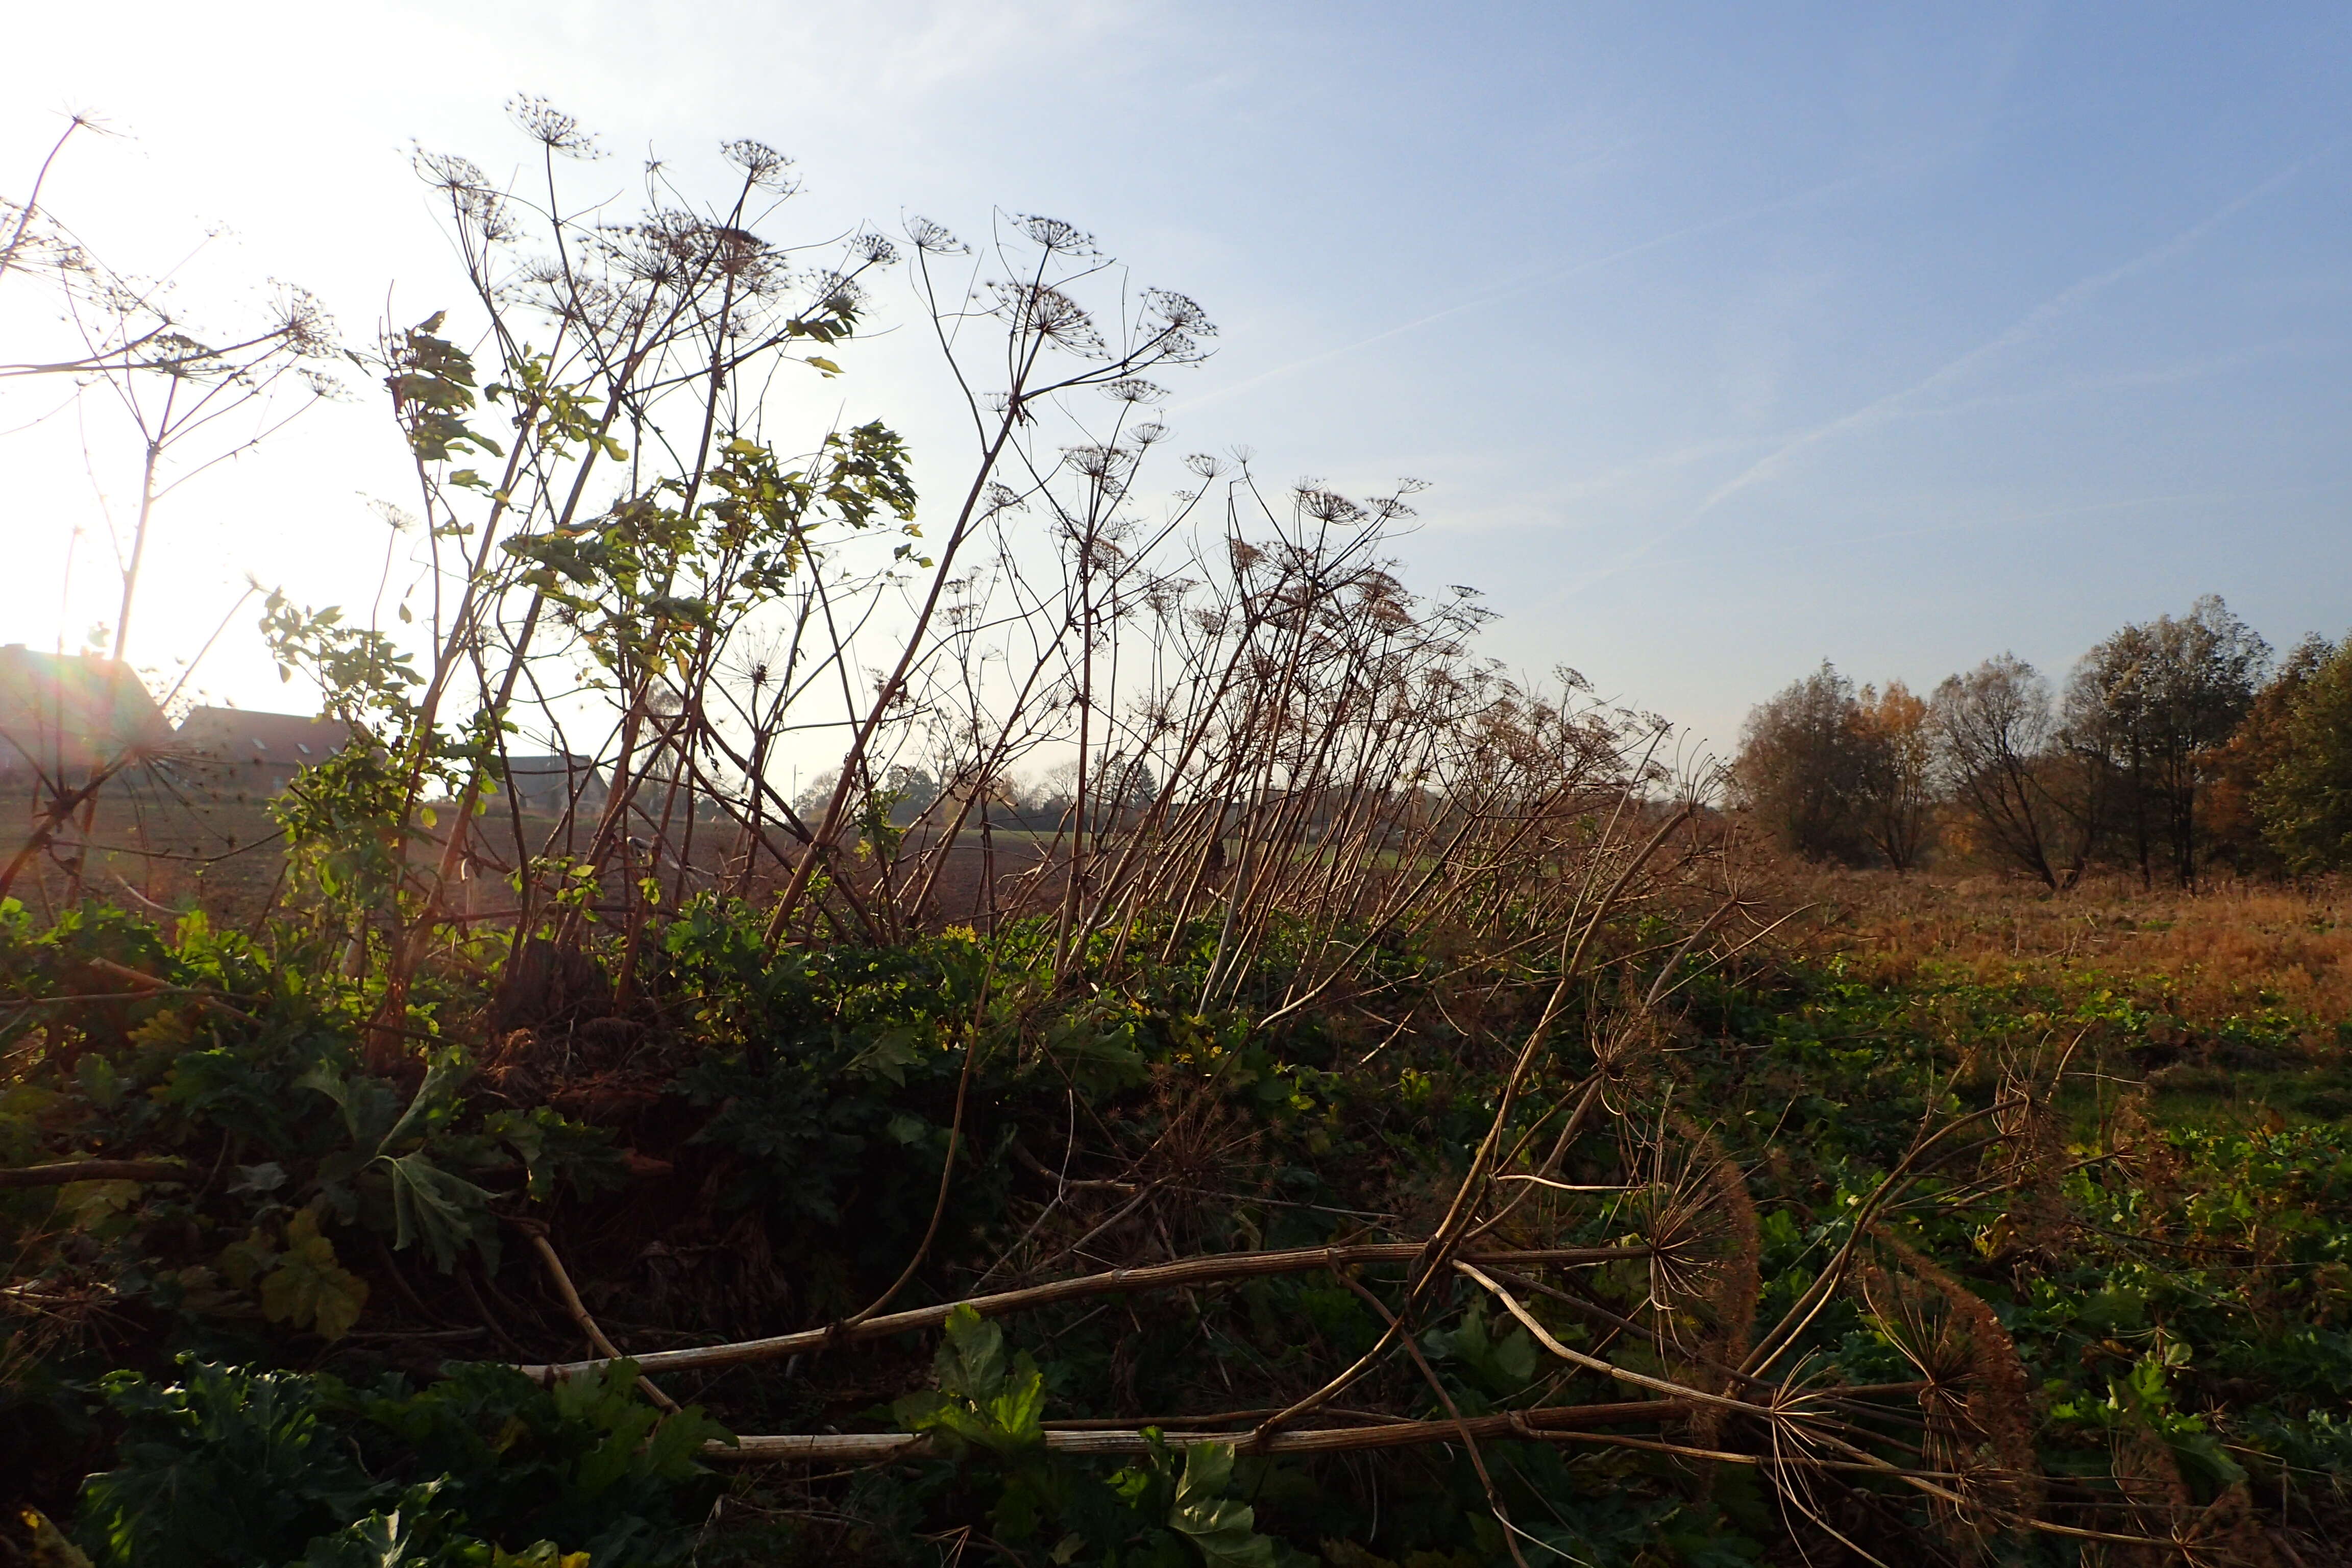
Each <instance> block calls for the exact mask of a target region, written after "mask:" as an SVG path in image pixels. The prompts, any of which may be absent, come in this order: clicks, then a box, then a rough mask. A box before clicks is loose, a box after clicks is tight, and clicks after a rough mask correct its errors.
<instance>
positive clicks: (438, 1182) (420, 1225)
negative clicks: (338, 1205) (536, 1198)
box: [371, 1149, 499, 1274]
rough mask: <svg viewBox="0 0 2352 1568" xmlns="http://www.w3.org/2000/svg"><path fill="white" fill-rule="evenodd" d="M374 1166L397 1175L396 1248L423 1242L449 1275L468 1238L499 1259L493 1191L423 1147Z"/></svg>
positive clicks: (394, 1191) (384, 1158)
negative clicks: (443, 1164) (445, 1167)
mask: <svg viewBox="0 0 2352 1568" xmlns="http://www.w3.org/2000/svg"><path fill="white" fill-rule="evenodd" d="M375 1167H382V1168H383V1170H384V1171H385V1172H387V1173H389V1174H390V1175H391V1177H392V1213H393V1222H394V1227H395V1235H394V1240H393V1245H394V1247H403V1248H405V1247H409V1246H411V1245H412V1244H414V1243H416V1242H422V1243H424V1245H425V1250H426V1251H427V1252H429V1253H431V1254H432V1255H433V1263H434V1267H436V1268H438V1269H440V1270H441V1272H442V1273H444V1274H446V1273H448V1272H449V1271H450V1270H451V1269H453V1268H457V1254H458V1252H459V1251H460V1250H461V1249H463V1248H464V1247H465V1246H466V1245H467V1243H468V1242H471V1243H472V1244H473V1245H474V1246H475V1247H478V1248H479V1249H480V1251H481V1252H482V1254H483V1256H484V1257H485V1258H489V1259H490V1260H491V1261H492V1263H493V1264H495V1263H496V1261H497V1247H498V1240H499V1228H498V1221H497V1220H496V1219H495V1218H493V1217H492V1215H491V1214H490V1194H488V1193H486V1192H484V1191H483V1190H482V1189H481V1188H479V1187H478V1186H476V1185H474V1184H473V1183H471V1182H469V1181H467V1180H466V1179H465V1178H464V1177H463V1176H459V1175H457V1174H455V1173H451V1172H448V1171H445V1170H443V1169H442V1168H441V1167H440V1166H438V1165H436V1164H435V1163H433V1162H432V1161H431V1160H429V1159H427V1158H426V1157H425V1152H424V1151H423V1150H422V1149H419V1150H417V1151H415V1152H413V1153H408V1154H403V1155H402V1156H401V1157H400V1158H399V1159H397V1160H394V1159H392V1158H391V1157H389V1156H379V1157H378V1158H377V1159H376V1161H375V1162H374V1164H373V1166H372V1167H371V1168H372V1169H373V1168H375Z"/></svg>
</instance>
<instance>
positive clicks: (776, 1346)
mask: <svg viewBox="0 0 2352 1568" xmlns="http://www.w3.org/2000/svg"><path fill="white" fill-rule="evenodd" d="M1422 1252H1423V1243H1421V1242H1418V1241H1383V1242H1367V1243H1362V1244H1360V1245H1358V1246H1354V1247H1294V1248H1289V1249H1286V1250H1283V1251H1276V1252H1224V1253H1210V1254H1207V1255H1205V1256H1203V1257H1199V1258H1182V1259H1180V1260H1179V1261H1177V1262H1174V1263H1159V1264H1153V1265H1151V1266H1150V1267H1148V1268H1113V1269H1110V1270H1108V1271H1107V1272H1104V1273H1101V1274H1081V1275H1079V1276H1077V1277H1076V1278H1075V1279H1056V1280H1054V1281H1053V1282H1051V1283H1050V1284H1045V1285H1033V1286H1030V1287H1028V1288H1026V1289H1019V1290H1003V1291H999V1292H997V1293H996V1294H994V1295H989V1296H974V1297H972V1298H971V1299H970V1300H964V1301H943V1302H940V1304H938V1305H937V1306H931V1307H914V1308H909V1309H908V1310H906V1311H903V1312H889V1313H886V1314H884V1315H883V1316H881V1317H877V1318H866V1319H864V1320H862V1321H858V1322H856V1323H835V1324H832V1325H829V1326H828V1327H825V1328H822V1329H806V1330H803V1331H801V1332H799V1333H793V1334H778V1335H776V1336H774V1337H773V1338H772V1339H764V1340H738V1341H735V1342H731V1343H729V1344H720V1345H702V1346H699V1347H697V1348H695V1349H692V1350H682V1351H652V1352H647V1353H646V1354H645V1355H641V1356H636V1357H634V1358H632V1359H634V1360H635V1362H636V1363H637V1365H638V1368H639V1369H640V1370H642V1371H646V1372H662V1371H671V1370H682V1369H685V1368H688V1367H705V1366H740V1365H743V1364H745V1363H751V1362H762V1361H781V1360H782V1359H783V1358H785V1357H786V1356H794V1355H801V1354H804V1353H806V1352H811V1351H821V1350H830V1349H832V1348H834V1347H835V1346H836V1345H843V1344H849V1343H854V1342H857V1341H860V1340H878V1339H887V1337H889V1336H890V1335H892V1334H903V1333H906V1332H908V1331H909V1330H914V1329H935V1328H938V1327H939V1326H940V1324H942V1323H944V1322H946V1321H948V1314H949V1313H950V1312H952V1311H954V1310H956V1309H957V1308H958V1307H970V1308H971V1309H972V1310H974V1311H976V1312H978V1313H980V1314H981V1315H982V1317H996V1316H999V1315H1001V1314H1003V1313H1007V1312H1019V1311H1026V1310H1031V1309H1034V1308H1037V1307H1049V1306H1053V1305H1055V1303H1057V1302H1061V1301H1076V1300H1085V1299H1086V1298H1087V1297H1090V1296H1114V1295H1121V1294H1124V1293H1126V1292H1128V1291H1130V1290H1166V1289H1176V1288H1178V1287H1181V1286H1185V1285H1209V1284H1215V1283H1218V1282H1221V1281H1224V1280H1231V1279H1265V1278H1266V1277H1268V1276H1271V1275H1278V1274H1311V1273H1314V1272H1316V1271H1318V1270H1320V1269H1327V1268H1351V1267H1354V1266H1355V1265H1358V1264H1365V1263H1410V1262H1412V1260H1413V1259H1414V1258H1419V1257H1420V1256H1421V1255H1422ZM1465 1256H1467V1257H1469V1258H1474V1259H1475V1260H1477V1261H1481V1262H1494V1263H1501V1264H1507V1265H1518V1266H1522V1267H1526V1266H1536V1265H1543V1264H1551V1265H1556V1266H1565V1267H1593V1266H1598V1265H1601V1264H1604V1263H1622V1262H1628V1261H1632V1260H1634V1259H1638V1258H1647V1257H1648V1256H1649V1249H1648V1248H1646V1247H1536V1248H1527V1249H1522V1250H1503V1249H1494V1250H1488V1251H1485V1252H1478V1253H1472V1254H1467V1255H1465ZM605 1364H606V1362H605V1361H604V1360H598V1361H581V1362H558V1363H550V1364H546V1365H539V1366H524V1367H522V1368H520V1371H521V1372H522V1373H523V1374H524V1375H525V1376H527V1377H530V1378H531V1379H533V1380H534V1381H536V1382H541V1383H551V1382H556V1381H559V1380H561V1379H563V1378H571V1377H584V1376H593V1375H594V1374H595V1373H598V1372H599V1371H601V1370H602V1369H603V1368H604V1365H605Z"/></svg>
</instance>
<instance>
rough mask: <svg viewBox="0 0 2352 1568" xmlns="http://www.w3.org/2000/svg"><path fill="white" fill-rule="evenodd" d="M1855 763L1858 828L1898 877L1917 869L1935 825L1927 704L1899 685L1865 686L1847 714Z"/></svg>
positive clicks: (1932, 748) (1934, 787)
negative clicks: (1852, 740) (1903, 872)
mask: <svg viewBox="0 0 2352 1568" xmlns="http://www.w3.org/2000/svg"><path fill="white" fill-rule="evenodd" d="M1850 722H1851V724H1852V727H1853V731H1854V739H1855V749H1856V753H1857V757H1858V760H1859V763H1860V766H1859V770H1858V773H1859V777H1858V779H1857V784H1858V786H1859V787H1858V789H1857V791H1856V795H1855V799H1854V805H1855V807H1856V812H1855V818H1856V826H1858V827H1859V828H1860V829H1861V831H1862V834H1863V836H1864V837H1865V838H1867V839H1868V840H1869V841H1870V846H1871V847H1872V848H1874V849H1875V850H1877V851H1878V854H1879V857H1880V858H1882V859H1884V860H1885V862H1886V864H1887V865H1888V866H1890V867H1892V868H1894V869H1895V870H1897V871H1908V870H1910V869H1911V868H1913V867H1915V866H1916V865H1918V864H1919V862H1920V860H1921V858H1923V857H1924V856H1925V855H1926V854H1927V850H1928V848H1929V847H1930V845H1931V844H1932V843H1933V840H1934V835H1935V823H1936V798H1937V797H1936V780H1935V750H1936V749H1935V744H1934V741H1933V738H1932V735H1931V733H1930V731H1929V729H1928V724H1927V701H1926V700H1925V699H1923V698H1920V697H1917V696H1915V695H1913V693H1912V691H1911V689H1910V688H1909V687H1907V686H1906V685H1904V684H1903V682H1901V681H1899V680H1890V681H1888V682H1887V683H1886V689H1885V690H1884V691H1880V690H1878V689H1875V688H1874V687H1869V686H1865V687H1864V688H1863V689H1862V690H1861V692H1860V693H1859V694H1858V695H1857V696H1856V697H1855V699H1854V702H1853V709H1852V711H1851V714H1850Z"/></svg>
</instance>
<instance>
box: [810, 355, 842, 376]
mask: <svg viewBox="0 0 2352 1568" xmlns="http://www.w3.org/2000/svg"><path fill="white" fill-rule="evenodd" d="M808 363H809V364H810V365H812V366H814V368H815V369H817V370H819V371H822V372H823V373H824V374H826V375H828V376H833V375H839V374H841V367H840V366H839V365H837V364H835V363H833V362H832V361H831V360H829V359H825V358H824V357H823V356H822V355H818V354H811V355H809V356H808Z"/></svg>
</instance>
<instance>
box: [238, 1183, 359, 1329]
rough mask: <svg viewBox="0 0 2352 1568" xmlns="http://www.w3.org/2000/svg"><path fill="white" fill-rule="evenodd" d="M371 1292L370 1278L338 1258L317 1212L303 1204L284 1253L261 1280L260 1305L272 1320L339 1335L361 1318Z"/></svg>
mask: <svg viewBox="0 0 2352 1568" xmlns="http://www.w3.org/2000/svg"><path fill="white" fill-rule="evenodd" d="M367 1294H368V1288H367V1281H366V1280H364V1279H361V1278H360V1277H359V1276H358V1275H356V1274H354V1273H352V1271H351V1270H350V1269H348V1268H344V1267H343V1266H342V1265H341V1264H340V1263H337V1262H336V1261H335V1244H334V1243H333V1242H331V1241H329V1240H328V1239H327V1238H326V1237H323V1236H320V1234H319V1216H318V1215H316V1214H314V1213H312V1212H311V1211H310V1210H309V1209H304V1210H302V1211H301V1212H300V1213H299V1214H297V1215H295V1216H294V1219H293V1222H292V1223H291V1224H289V1225H288V1226H287V1227H286V1253H285V1256H284V1257H282V1258H279V1259H278V1267H277V1268H273V1269H271V1270H270V1271H269V1274H268V1278H266V1279H263V1280H262V1282H261V1310H262V1311H263V1312H264V1313H266V1314H267V1315H268V1318H269V1321H271V1322H274V1323H284V1322H290V1323H292V1324H293V1325H294V1326H295V1327H296V1328H298V1329H299V1328H309V1329H312V1330H315V1331H317V1332H318V1334H319V1335H320V1338H322V1339H328V1340H339V1339H341V1338H342V1337H343V1335H344V1334H346V1333H348V1332H349V1331H351V1326H352V1324H353V1323H355V1322H357V1321H359V1315H360V1309H361V1308H362V1307H364V1306H365V1305H367Z"/></svg>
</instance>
